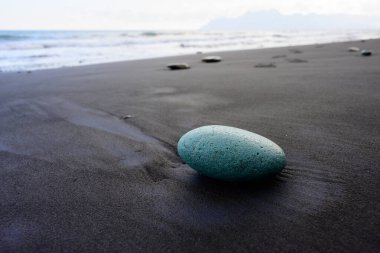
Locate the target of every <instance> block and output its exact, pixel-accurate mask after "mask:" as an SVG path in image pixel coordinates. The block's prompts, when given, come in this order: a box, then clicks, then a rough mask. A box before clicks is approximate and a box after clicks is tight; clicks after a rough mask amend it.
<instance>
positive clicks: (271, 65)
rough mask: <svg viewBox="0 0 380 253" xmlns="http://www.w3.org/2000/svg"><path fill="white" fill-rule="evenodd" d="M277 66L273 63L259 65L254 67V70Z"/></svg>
mask: <svg viewBox="0 0 380 253" xmlns="http://www.w3.org/2000/svg"><path fill="white" fill-rule="evenodd" d="M275 67H277V65H276V64H275V63H273V62H271V63H259V64H256V65H255V68H275Z"/></svg>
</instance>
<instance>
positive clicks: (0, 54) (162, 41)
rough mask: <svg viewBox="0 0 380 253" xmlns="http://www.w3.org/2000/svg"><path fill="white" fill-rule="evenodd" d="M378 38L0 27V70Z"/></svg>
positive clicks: (368, 33)
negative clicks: (4, 28) (9, 28)
mask: <svg viewBox="0 0 380 253" xmlns="http://www.w3.org/2000/svg"><path fill="white" fill-rule="evenodd" d="M379 37H380V32H379V31H359V32H358V31H340V32H299V31H298V32H268V31H265V32H259V31H257V32H210V31H0V71H1V72H12V71H27V70H38V69H49V68H60V67H68V66H78V65H87V64H94V63H105V62H115V61H124V60H135V59H146V58H154V57H162V56H173V55H183V54H195V53H197V52H203V53H211V52H215V51H225V50H240V49H256V48H270V47H281V46H292V45H307V44H317V43H327V42H340V41H350V40H360V39H370V38H379Z"/></svg>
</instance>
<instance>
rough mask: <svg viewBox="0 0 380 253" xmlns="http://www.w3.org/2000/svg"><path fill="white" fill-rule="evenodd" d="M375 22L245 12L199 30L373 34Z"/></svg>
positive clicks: (353, 17) (340, 16)
mask: <svg viewBox="0 0 380 253" xmlns="http://www.w3.org/2000/svg"><path fill="white" fill-rule="evenodd" d="M376 20H377V21H376ZM378 20H380V17H374V16H371V17H370V16H364V15H347V14H337V15H320V14H292V15H284V14H281V13H280V12H278V11H276V10H268V11H258V12H247V13H245V14H244V15H242V16H240V17H237V18H217V19H214V20H211V21H210V22H209V23H208V24H206V25H205V26H203V27H202V28H201V30H243V31H250V30H262V31H265V30H271V31H273V30H287V31H292V30H342V29H344V30H365V29H368V30H373V29H380V22H379V21H378ZM374 21H375V22H374Z"/></svg>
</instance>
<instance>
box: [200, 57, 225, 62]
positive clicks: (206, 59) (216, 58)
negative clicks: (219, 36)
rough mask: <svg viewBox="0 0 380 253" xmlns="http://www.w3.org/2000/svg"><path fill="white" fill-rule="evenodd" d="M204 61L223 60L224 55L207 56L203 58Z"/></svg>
mask: <svg viewBox="0 0 380 253" xmlns="http://www.w3.org/2000/svg"><path fill="white" fill-rule="evenodd" d="M202 61H203V62H207V63H213V62H220V61H222V57H220V56H206V57H204V58H203V59H202Z"/></svg>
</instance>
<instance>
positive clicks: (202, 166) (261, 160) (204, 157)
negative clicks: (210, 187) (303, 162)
mask: <svg viewBox="0 0 380 253" xmlns="http://www.w3.org/2000/svg"><path fill="white" fill-rule="evenodd" d="M177 148H178V154H179V156H180V157H181V159H182V160H183V161H184V162H186V163H187V164H188V165H189V166H190V167H192V168H193V169H195V170H196V171H198V172H199V173H200V174H203V175H205V176H208V177H211V178H215V179H220V180H225V181H249V180H254V179H260V178H264V177H266V176H270V175H274V174H276V173H278V172H280V171H281V170H282V169H283V168H284V167H285V165H286V157H285V153H284V151H283V150H282V149H281V148H280V147H279V146H278V145H277V144H275V143H274V142H272V141H271V140H269V139H267V138H265V137H263V136H261V135H258V134H255V133H252V132H249V131H246V130H243V129H239V128H234V127H228V126H219V125H210V126H203V127H199V128H196V129H193V130H191V131H190V132H188V133H186V134H185V135H183V136H182V137H181V139H180V140H179V142H178V147H177Z"/></svg>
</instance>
